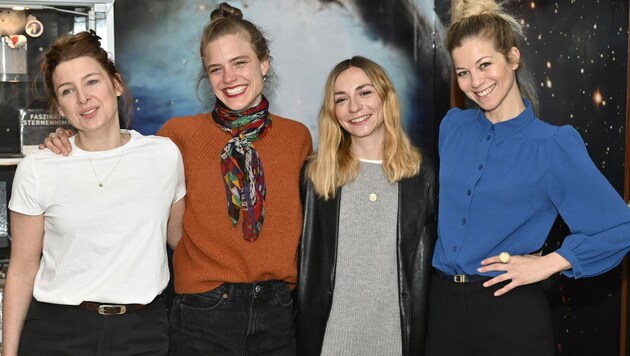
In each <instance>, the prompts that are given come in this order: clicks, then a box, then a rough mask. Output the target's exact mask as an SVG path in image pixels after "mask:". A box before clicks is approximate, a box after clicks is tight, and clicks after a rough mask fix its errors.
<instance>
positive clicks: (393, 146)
mask: <svg viewBox="0 0 630 356" xmlns="http://www.w3.org/2000/svg"><path fill="white" fill-rule="evenodd" d="M350 67H356V68H359V69H361V70H363V71H364V72H365V74H366V75H367V76H368V78H369V79H370V81H371V82H372V85H373V86H374V88H375V90H376V92H377V94H378V96H379V97H380V98H381V100H382V101H383V117H384V126H385V140H384V143H383V171H384V173H385V176H386V177H387V178H388V180H389V181H390V182H392V183H394V182H398V181H400V180H401V179H403V178H408V177H412V176H414V175H416V174H418V172H419V171H420V165H421V163H422V155H421V153H420V150H418V148H416V147H414V146H413V145H412V144H411V141H410V140H409V138H408V137H407V135H406V134H405V132H404V131H403V129H402V125H401V122H400V102H399V101H398V96H397V95H396V89H395V88H394V86H393V84H392V82H391V80H390V79H389V77H388V76H387V73H386V72H385V70H384V69H383V68H382V67H381V66H379V65H378V64H376V63H375V62H373V61H371V60H369V59H367V58H364V57H361V56H354V57H352V58H350V59H346V60H344V61H342V62H340V63H339V64H337V65H336V66H335V68H333V70H332V71H331V72H330V74H329V75H328V79H327V80H326V86H325V88H324V99H323V102H322V106H321V109H320V111H319V120H318V123H317V124H318V128H319V146H318V147H319V148H318V152H317V153H316V154H314V155H313V156H312V157H310V162H309V165H308V167H307V170H306V176H307V177H308V178H309V179H310V180H311V181H312V182H313V185H314V187H315V191H316V192H317V194H318V195H319V196H321V197H323V198H324V199H329V198H334V197H335V194H336V192H337V188H339V187H341V186H343V185H345V184H348V183H350V182H352V181H354V180H355V179H356V177H357V175H358V173H359V160H358V159H357V158H356V157H354V156H353V155H352V153H351V152H350V144H351V142H352V138H351V136H350V134H349V133H348V132H347V131H345V130H344V129H343V128H342V127H341V126H340V125H339V123H338V121H337V117H336V116H335V98H334V91H335V81H336V80H337V77H338V76H339V74H341V73H342V72H343V71H345V70H347V69H348V68H350Z"/></svg>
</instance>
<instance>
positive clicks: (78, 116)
mask: <svg viewBox="0 0 630 356" xmlns="http://www.w3.org/2000/svg"><path fill="white" fill-rule="evenodd" d="M52 82H53V86H54V90H55V97H56V100H57V107H58V111H59V114H60V115H62V116H65V117H66V118H67V119H68V120H69V121H70V123H71V124H72V126H74V127H75V128H76V129H77V130H79V131H82V132H94V131H99V132H100V131H107V130H115V131H118V130H119V129H120V124H119V121H118V96H120V95H121V93H122V91H121V90H120V86H119V85H117V84H115V82H114V81H113V79H112V78H110V76H109V75H108V74H107V72H105V70H104V69H103V67H101V65H100V64H99V63H98V62H97V61H96V60H94V59H93V58H91V57H87V56H85V57H78V58H75V59H71V60H68V61H65V62H62V63H60V64H59V65H58V66H57V68H55V70H54V72H53V73H52Z"/></svg>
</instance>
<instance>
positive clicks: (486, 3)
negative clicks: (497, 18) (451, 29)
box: [451, 0, 503, 23]
mask: <svg viewBox="0 0 630 356" xmlns="http://www.w3.org/2000/svg"><path fill="white" fill-rule="evenodd" d="M502 12H503V8H502V6H501V5H499V4H498V3H497V2H496V1H494V0H454V1H453V3H452V5H451V23H456V22H459V21H461V20H462V19H464V18H466V17H470V16H477V15H482V14H495V15H497V14H501V13H502Z"/></svg>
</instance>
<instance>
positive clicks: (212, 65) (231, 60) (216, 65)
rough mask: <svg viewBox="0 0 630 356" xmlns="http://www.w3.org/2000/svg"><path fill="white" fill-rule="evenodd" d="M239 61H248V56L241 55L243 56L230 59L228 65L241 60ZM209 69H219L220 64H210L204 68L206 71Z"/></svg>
mask: <svg viewBox="0 0 630 356" xmlns="http://www.w3.org/2000/svg"><path fill="white" fill-rule="evenodd" d="M241 59H245V60H247V61H249V56H247V55H243V56H238V57H234V58H232V59H230V60H229V62H230V63H232V62H235V61H238V60H241ZM211 67H221V65H220V64H218V63H210V64H208V65H207V66H206V70H208V69H210V68H211Z"/></svg>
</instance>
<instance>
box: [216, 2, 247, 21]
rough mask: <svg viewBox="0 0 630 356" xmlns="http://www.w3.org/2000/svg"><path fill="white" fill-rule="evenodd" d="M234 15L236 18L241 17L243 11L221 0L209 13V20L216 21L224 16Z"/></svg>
mask: <svg viewBox="0 0 630 356" xmlns="http://www.w3.org/2000/svg"><path fill="white" fill-rule="evenodd" d="M229 17H235V18H237V19H242V18H243V12H242V11H241V10H240V9H238V8H236V7H234V6H231V5H230V4H228V3H226V2H222V3H221V4H219V6H217V8H216V9H214V10H213V11H212V13H211V14H210V21H217V20H220V19H224V18H229Z"/></svg>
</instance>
